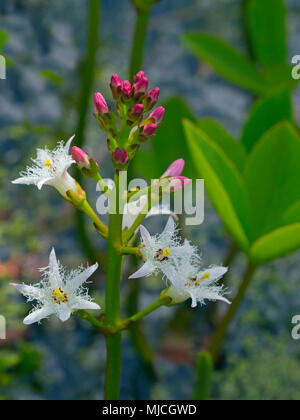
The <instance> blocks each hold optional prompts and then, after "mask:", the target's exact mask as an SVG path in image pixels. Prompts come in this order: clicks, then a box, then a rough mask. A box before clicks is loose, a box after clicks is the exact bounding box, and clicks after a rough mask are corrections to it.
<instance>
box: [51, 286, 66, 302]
mask: <svg viewBox="0 0 300 420" xmlns="http://www.w3.org/2000/svg"><path fill="white" fill-rule="evenodd" d="M52 297H53V299H54V300H55V302H56V303H60V302H68V296H67V294H66V293H65V292H64V291H63V290H61V289H55V290H53V293H52Z"/></svg>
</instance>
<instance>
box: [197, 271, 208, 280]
mask: <svg viewBox="0 0 300 420" xmlns="http://www.w3.org/2000/svg"><path fill="white" fill-rule="evenodd" d="M209 278H210V274H209V273H205V274H204V275H203V276H202V277H201V279H199V280H207V279H209Z"/></svg>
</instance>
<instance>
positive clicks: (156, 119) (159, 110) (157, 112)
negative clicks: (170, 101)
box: [149, 106, 166, 124]
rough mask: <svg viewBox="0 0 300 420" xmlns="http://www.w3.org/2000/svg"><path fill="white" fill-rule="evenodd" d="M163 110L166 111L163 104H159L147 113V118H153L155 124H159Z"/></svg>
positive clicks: (163, 113)
mask: <svg viewBox="0 0 300 420" xmlns="http://www.w3.org/2000/svg"><path fill="white" fill-rule="evenodd" d="M165 112H166V110H165V108H164V107H163V106H159V107H158V108H156V109H155V110H154V111H153V112H151V114H150V115H149V118H153V119H154V122H155V123H156V124H159V123H160V122H161V120H162V119H163V117H164V115H165Z"/></svg>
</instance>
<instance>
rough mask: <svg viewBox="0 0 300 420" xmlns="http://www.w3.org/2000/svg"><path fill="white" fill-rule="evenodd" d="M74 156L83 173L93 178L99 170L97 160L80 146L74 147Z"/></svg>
mask: <svg viewBox="0 0 300 420" xmlns="http://www.w3.org/2000/svg"><path fill="white" fill-rule="evenodd" d="M72 156H73V159H74V160H75V162H76V163H77V165H78V167H79V169H80V170H81V172H82V173H83V175H85V176H86V177H87V178H93V177H94V176H95V175H96V174H97V173H98V172H99V166H98V164H97V162H95V161H94V159H92V158H91V157H90V156H89V155H88V154H87V153H85V152H84V151H83V150H82V149H80V148H79V147H76V146H74V147H72Z"/></svg>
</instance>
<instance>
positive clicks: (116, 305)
mask: <svg viewBox="0 0 300 420" xmlns="http://www.w3.org/2000/svg"><path fill="white" fill-rule="evenodd" d="M115 185H116V201H117V203H116V214H110V216H109V237H108V266H107V279H106V296H105V302H106V305H105V306H106V308H105V311H106V317H105V324H106V325H108V326H111V327H118V326H119V324H120V322H121V315H120V306H121V305H120V283H121V275H122V265H123V256H122V255H121V254H120V253H119V251H118V250H119V248H120V247H121V246H122V220H123V216H122V209H121V208H120V201H119V175H118V172H116V175H115ZM106 349H107V362H106V379H105V392H104V395H105V399H106V400H116V399H118V397H119V390H120V377H121V359H122V349H121V332H120V331H119V332H118V333H116V334H114V335H112V336H107V337H106Z"/></svg>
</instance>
